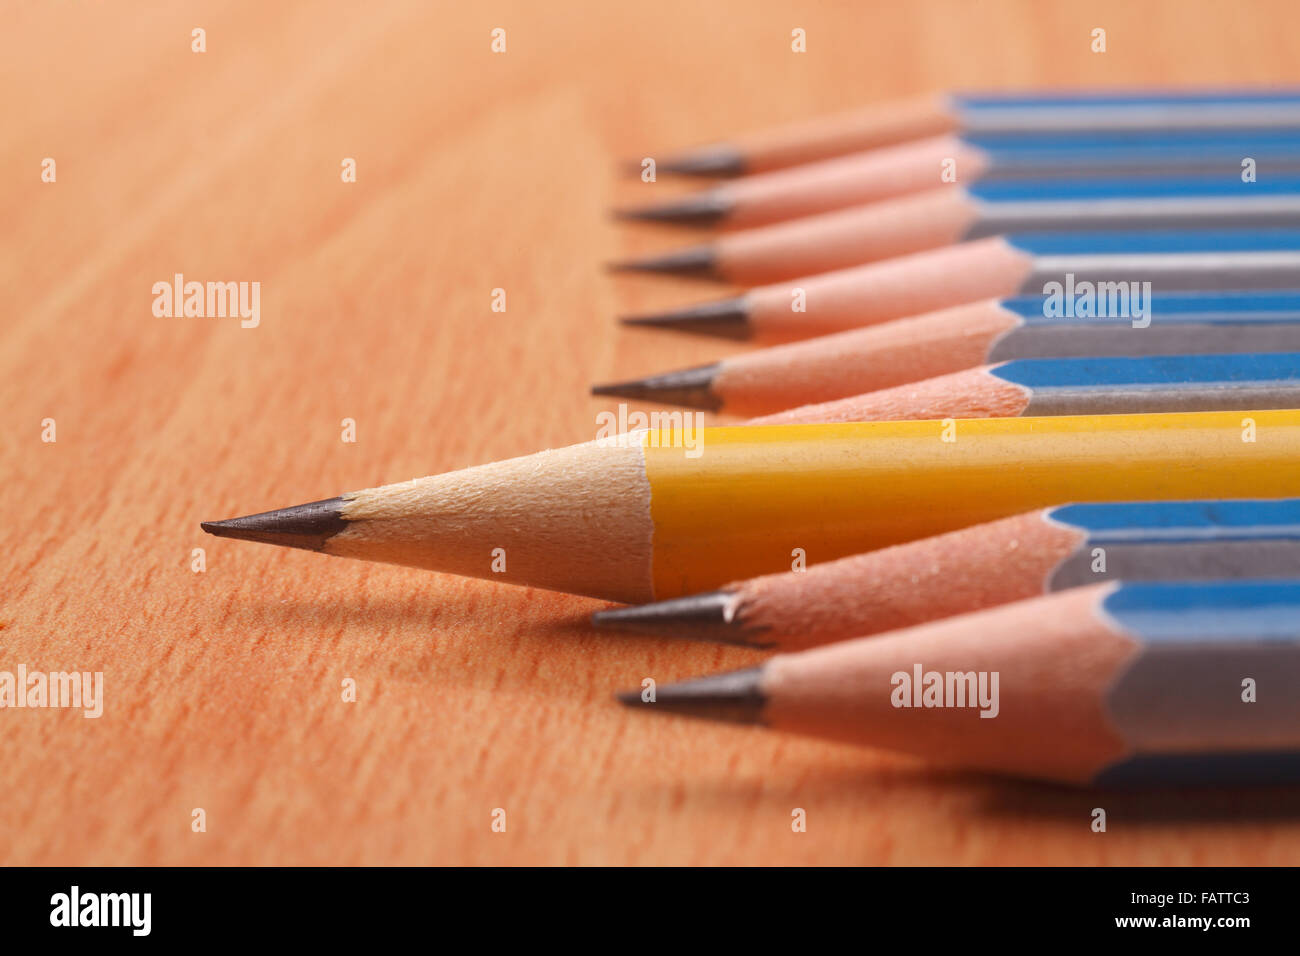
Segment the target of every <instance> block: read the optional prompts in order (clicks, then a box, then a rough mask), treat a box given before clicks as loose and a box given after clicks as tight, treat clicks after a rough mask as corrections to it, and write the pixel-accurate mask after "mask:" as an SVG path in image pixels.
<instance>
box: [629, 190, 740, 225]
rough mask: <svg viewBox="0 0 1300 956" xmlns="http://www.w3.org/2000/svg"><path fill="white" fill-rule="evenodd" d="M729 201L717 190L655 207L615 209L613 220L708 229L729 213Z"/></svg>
mask: <svg viewBox="0 0 1300 956" xmlns="http://www.w3.org/2000/svg"><path fill="white" fill-rule="evenodd" d="M731 207H732V201H731V200H730V199H728V198H727V197H726V196H725V195H723V194H722V193H721V192H719V191H718V190H713V189H711V190H708V191H706V192H702V193H696V194H695V195H693V196H686V197H683V198H681V199H672V200H669V201H668V202H665V203H660V204H659V205H656V206H638V207H636V208H635V209H615V210H614V217H615V218H616V219H635V220H637V221H638V222H667V223H672V224H673V225H678V226H711V225H713V224H714V223H717V222H720V221H721V220H723V219H725V218H726V217H727V216H729V215H730V214H731Z"/></svg>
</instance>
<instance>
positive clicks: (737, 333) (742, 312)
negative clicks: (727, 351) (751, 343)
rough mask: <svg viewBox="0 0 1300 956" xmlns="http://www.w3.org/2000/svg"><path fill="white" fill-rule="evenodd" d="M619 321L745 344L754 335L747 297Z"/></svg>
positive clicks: (626, 317) (629, 317)
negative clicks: (735, 340) (732, 340)
mask: <svg viewBox="0 0 1300 956" xmlns="http://www.w3.org/2000/svg"><path fill="white" fill-rule="evenodd" d="M619 321H620V322H622V323H623V324H624V325H640V326H649V327H652V328H657V329H676V330H677V331H680V332H691V333H693V334H697V335H711V336H715V337H718V338H725V339H737V340H742V341H743V340H746V339H749V338H750V337H751V336H752V335H753V329H752V328H751V326H750V323H749V303H748V302H747V301H746V300H745V299H744V297H737V298H734V299H723V300H722V301H720V302H705V303H702V304H700V305H691V306H687V307H685V308H682V309H673V310H671V311H668V312H656V313H652V314H649V315H629V316H624V317H623V318H621V319H620V320H619Z"/></svg>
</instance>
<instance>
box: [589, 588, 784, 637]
mask: <svg viewBox="0 0 1300 956" xmlns="http://www.w3.org/2000/svg"><path fill="white" fill-rule="evenodd" d="M739 601H740V596H739V595H738V594H736V593H735V592H734V591H727V590H720V591H706V592H705V593H703V594H691V595H688V596H687V597H682V598H673V599H672V600H668V601H655V602H653V603H651V604H638V605H635V606H633V607H616V608H610V609H609V610H606V611H597V612H596V613H594V614H592V616H591V623H592V624H593V625H594V626H596V627H599V628H605V629H607V630H614V631H630V632H633V633H636V634H672V635H675V636H681V637H686V638H690V639H692V640H703V641H714V642H717V643H721V644H734V645H737V646H740V647H754V648H765V647H771V646H772V645H771V644H769V643H767V642H764V641H762V640H760V639H759V637H760V635H762V634H763V632H764V631H766V630H767V628H765V627H757V628H754V627H746V626H745V625H744V623H743V622H741V621H740V620H738V619H737V618H736V616H735V609H736V604H737V603H738V602H739Z"/></svg>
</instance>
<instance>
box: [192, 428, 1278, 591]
mask: <svg viewBox="0 0 1300 956" xmlns="http://www.w3.org/2000/svg"><path fill="white" fill-rule="evenodd" d="M1188 461H1195V462H1196V463H1197V465H1196V467H1195V468H1187V467H1185V465H1186V463H1187V462H1188ZM1297 487H1300V412H1290V411H1249V412H1244V413H1243V412H1230V413H1217V412H1202V413H1192V414H1170V415H1102V416H1095V417H1092V416H1078V417H1071V416H1062V417H1058V418H1014V419H1010V418H1008V419H976V420H971V421H962V422H959V423H955V424H953V423H947V424H946V423H942V422H877V423H862V424H850V425H796V426H783V427H772V428H762V427H738V428H701V429H693V430H690V431H677V432H660V431H646V432H639V433H633V434H631V435H628V436H611V437H610V438H609V439H606V440H599V441H594V442H588V443H586V444H582V445H573V446H570V447H568V448H562V449H558V450H553V451H545V452H540V453H538V454H536V455H529V456H526V457H523V458H513V459H510V460H507V461H501V462H496V463H494V464H490V465H482V466H479V467H477V468H469V469H466V470H464V471H458V472H450V473H448V474H444V475H435V476H432V477H428V478H421V479H418V480H415V481H407V482H402V483H400V484H393V485H386V486H384V487H381V488H372V489H368V490H365V491H358V492H352V493H349V494H345V495H342V496H340V497H337V498H331V499H327V500H324V501H317V502H312V503H310V504H306V505H298V506H296V507H292V508H285V509H282V510H279V511H272V512H266V513H263V514H257V515H250V516H247V517H242V518H233V519H230V520H227V521H214V522H206V523H204V524H203V529H204V530H205V531H207V532H209V533H211V534H215V535H218V536H221V537H229V538H242V539H245V540H250V541H262V542H266V543H270V544H278V545H286V546H290V547H297V548H306V549H308V550H312V551H320V552H323V553H325V554H331V555H338V556H342V557H354V558H362V559H366V560H371V561H385V562H389V563H392V564H405V565H411V566H415V567H423V568H429V569H432V570H435V571H450V572H453V573H456V574H465V575H470V576H474V577H483V578H489V579H494V580H498V581H502V582H503V583H513V584H527V585H533V586H536V587H544V588H550V589H552V590H560V591H570V592H573V593H577V594H586V595H590V596H592V597H600V598H606V599H609V600H615V601H621V602H624V603H640V602H645V601H651V600H655V599H657V598H665V597H674V596H677V595H681V594H689V593H692V592H696V591H704V590H708V589H710V588H715V587H718V586H719V585H721V584H724V583H726V582H728V581H735V580H737V579H740V578H746V577H753V576H755V575H757V574H763V573H767V572H771V571H777V570H785V569H787V568H789V567H791V563H792V562H791V559H792V557H794V556H795V555H796V554H799V553H802V555H803V556H804V558H805V559H806V561H807V562H809V563H817V562H820V561H829V560H831V559H833V558H838V557H843V556H845V555H848V554H855V553H857V552H860V551H868V550H871V549H873V548H878V547H882V546H884V545H887V544H894V543H897V542H900V541H907V540H913V539H915V538H920V537H925V536H927V535H932V534H937V533H939V532H942V531H949V530H952V529H955V528H959V527H965V526H967V525H972V524H977V523H979V522H981V521H988V520H991V519H993V518H999V517H1005V516H1007V515H1012V514H1016V513H1018V512H1021V511H1026V510H1029V509H1031V508H1035V507H1044V506H1047V505H1051V504H1057V503H1059V502H1062V501H1117V500H1125V499H1129V498H1134V497H1145V498H1152V499H1157V498H1164V499H1168V498H1192V497H1225V498H1241V497H1281V496H1283V495H1286V494H1290V493H1293V492H1294V490H1295V488H1297Z"/></svg>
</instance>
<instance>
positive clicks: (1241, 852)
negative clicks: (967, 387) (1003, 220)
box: [0, 0, 1300, 864]
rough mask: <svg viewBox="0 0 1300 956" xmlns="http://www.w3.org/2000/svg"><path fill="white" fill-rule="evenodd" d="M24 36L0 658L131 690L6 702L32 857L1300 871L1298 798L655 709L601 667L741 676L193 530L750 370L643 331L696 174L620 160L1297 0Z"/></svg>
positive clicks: (1276, 36)
mask: <svg viewBox="0 0 1300 956" xmlns="http://www.w3.org/2000/svg"><path fill="white" fill-rule="evenodd" d="M5 19H6V27H5V29H4V31H3V32H0V70H2V71H3V83H0V89H2V90H3V93H0V96H3V106H4V115H5V117H6V122H5V124H4V126H3V129H2V130H0V182H3V184H4V185H3V189H2V190H0V220H2V221H3V223H4V230H3V237H2V238H0V242H3V246H4V254H3V256H0V289H3V303H2V304H3V316H4V318H3V326H2V331H0V362H2V363H3V374H2V375H0V394H2V395H3V400H2V401H0V409H2V410H3V428H2V429H0V442H3V446H2V448H3V451H2V454H3V465H4V469H3V478H4V482H3V485H0V495H3V504H4V508H3V514H4V519H5V523H6V529H5V546H4V558H3V561H0V582H2V585H3V591H2V593H3V607H2V610H0V625H2V627H0V670H13V669H15V668H16V666H17V665H18V664H19V663H23V664H26V665H27V666H28V667H29V668H32V669H44V670H65V669H66V670H70V669H77V670H90V671H94V670H102V671H103V672H104V675H105V684H106V687H105V694H106V704H105V713H104V716H103V717H102V718H100V719H98V720H87V719H84V718H83V717H81V716H80V715H79V714H75V713H71V712H67V711H56V710H5V711H0V784H2V785H3V790H4V799H3V800H0V863H6V864H20V863H23V864H33V863H51V864H53V863H58V864H237V863H251V864H293V863H302V864H330V863H348V864H357V863H366V864H380V863H405V864H422V863H440V864H503V863H505V864H516V863H518V864H523V863H528V864H600V863H608V864H624V863H630V864H662V863H725V864H750V863H952V864H1017V863H1018V864H1025V863H1071V864H1079V863H1083V864H1120V863H1139V864H1209V863H1220V864H1233V863H1272V864H1281V863H1295V862H1297V860H1298V858H1300V854H1298V852H1297V851H1300V822H1298V819H1297V811H1296V799H1295V794H1294V793H1285V792H1276V791H1273V792H1254V793H1235V794H1221V793H1201V794H1176V793H1172V794H1171V793H1165V794H1137V795H1128V796H1125V795H1116V794H1106V795H1098V794H1096V793H1086V792H1085V793H1076V792H1071V791H1068V790H1063V789H1056V788H1045V787H1039V786H1033V785H1028V784H1019V783H1000V782H996V781H993V780H990V779H987V778H979V777H972V776H966V775H960V774H952V773H947V772H943V771H938V770H930V769H926V768H923V767H921V766H919V765H917V764H914V763H911V762H909V761H906V760H903V759H896V758H892V757H889V756H885V755H882V754H876V753H872V752H869V751H859V750H854V749H851V748H847V747H839V746H831V745H825V744H820V743H814V742H809V741H805V740H801V739H797V738H791V737H783V736H779V735H775V734H772V735H764V734H763V733H761V732H759V731H754V730H749V729H743V728H731V727H726V726H713V725H704V724H696V723H689V722H686V721H678V720H669V719H664V720H649V719H647V718H644V717H641V716H639V715H636V714H632V713H627V712H624V711H623V710H621V709H620V708H619V707H618V706H617V705H616V704H614V703H613V702H612V700H611V693H612V692H613V691H614V690H616V689H619V688H624V687H628V686H636V685H637V684H639V682H640V681H641V679H642V678H644V677H648V676H650V677H654V678H656V679H658V680H660V681H666V680H671V679H675V678H678V677H682V676H685V675H690V674H695V673H700V672H707V671H713V670H718V669H725V668H731V667H738V666H746V665H748V664H749V663H751V662H752V661H753V660H755V656H754V655H753V654H752V653H750V652H745V651H741V650H729V649H720V648H715V647H711V646H698V645H688V644H681V643H676V642H673V641H668V640H651V639H641V638H631V637H611V636H602V635H597V634H595V633H593V632H592V631H591V630H590V629H589V628H588V626H587V625H586V623H585V619H586V615H587V614H588V613H589V612H590V611H591V610H592V609H594V608H595V607H598V606H600V605H598V604H597V603H596V602H592V601H589V600H585V599H580V598H575V597H568V596H564V595H556V594H550V593H545V592H540V591H531V590H525V589H519V588H513V587H509V586H504V585H500V584H493V583H489V582H484V581H467V580H459V579H455V578H451V577H446V576H439V575H432V574H427V573H422V572H419V571H413V570H406V569H400V568H391V567H381V566H368V565H364V564H361V563H353V562H346V561H339V560H331V559H326V558H322V557H320V556H317V555H312V554H307V553H301V552H290V551H283V550H278V549H273V548H268V547H259V546H255V545H249V544H241V543H239V542H231V541H222V540H217V539H213V538H208V537H205V536H204V535H202V534H201V533H200V531H199V528H198V522H199V520H201V519H207V518H220V517H227V516H230V515H233V514H237V513H241V514H242V513H247V512H250V511H257V510H262V509H264V508H271V507H277V506H282V505H287V504H291V503H296V502H299V501H305V500H310V499H314V498H320V497H327V496H330V495H333V494H336V493H338V492H340V491H344V490H348V489H352V488H359V487H365V486H370V485H375V484H379V483H383V482H388V481H395V480H401V479H405V478H409V477H414V476H417V475H423V474H428V473H432V472H437V471H443V470H447V469H452V468H458V467H462V466H466V465H471V464H476V463H480V462H484V461H489V460H492V459H497V458H503V457H508V456H513V455H518V454H524V453H528V452H531V451H534V450H537V449H540V448H543V447H547V446H555V445H562V444H569V443H572V442H576V441H582V440H586V439H588V438H591V437H593V435H594V432H595V428H596V423H595V415H596V413H597V412H598V411H599V410H600V409H601V408H605V407H609V406H608V405H606V404H602V403H598V402H596V401H593V400H592V399H590V398H588V397H587V395H586V391H585V390H586V387H587V386H588V385H589V384H590V383H591V382H592V381H596V380H611V379H616V378H622V377H627V376H631V375H635V374H640V373H643V372H649V371H653V370H662V369H668V368H674V367H678V366H681V365H685V364H692V363H698V362H705V361H710V360H712V359H714V358H716V357H718V356H720V355H723V354H726V353H727V352H728V351H729V350H730V349H732V348H733V346H729V345H727V344H725V343H711V342H704V341H699V340H694V339H690V338H686V337H681V338H677V337H672V336H669V335H666V334H655V333H652V332H631V331H623V330H620V329H618V328H617V327H616V326H615V325H614V323H613V322H612V321H611V317H612V316H614V315H615V314H617V313H619V312H628V311H635V310H640V309H646V308H653V307H657V306H667V305H671V304H676V303H680V302H684V301H687V300H689V299H691V298H696V297H701V296H703V295H712V294H714V290H713V289H711V288H709V287H704V286H700V285H692V284H690V283H687V282H679V283H673V282H669V281H667V280H660V281H654V280H651V279H633V278H619V279H617V280H616V279H613V278H611V277H609V276H607V275H606V274H605V273H604V272H603V271H602V269H601V263H602V262H603V261H605V260H607V259H610V258H613V257H616V256H620V255H625V254H629V253H633V252H642V251H646V250H649V249H651V248H660V247H664V246H667V245H671V244H673V243H674V242H676V241H678V240H677V237H676V236H675V235H674V234H671V233H667V232H663V231H655V230H654V229H652V228H646V229H641V230H635V229H632V228H630V227H622V226H618V225H615V224H612V223H611V222H610V221H609V220H608V218H607V216H606V212H607V209H608V208H609V207H610V206H611V205H614V204H616V203H623V202H632V201H636V200H651V199H656V198H664V197H666V196H667V195H669V193H670V192H671V191H672V190H674V189H680V188H682V187H681V185H680V184H674V183H670V182H668V181H667V180H666V179H664V180H662V181H660V182H658V183H654V184H646V183H641V182H639V181H637V180H636V179H635V178H633V179H631V180H630V181H628V180H624V179H622V178H620V175H619V173H618V168H617V164H618V162H619V161H621V160H624V159H626V158H628V157H639V156H642V155H646V154H647V152H646V151H647V150H650V149H667V148H669V147H673V146H684V145H691V144H694V143H696V142H699V141H705V140H710V139H713V138H715V137H718V136H720V135H723V134H726V133H728V132H733V131H742V130H747V129H754V128H758V127H761V126H763V125H767V124H772V123H776V122H779V121H784V120H789V119H796V118H799V117H802V116H806V115H809V114H810V113H814V112H822V111H832V110H835V109H838V108H847V107H851V106H854V105H858V104H860V103H863V102H867V101H872V100H884V99H887V98H890V97H894V96H901V95H907V94H911V93H917V92H923V91H926V90H933V89H944V88H953V87H999V86H1034V85H1040V84H1058V85H1112V86H1113V85H1122V84H1138V83H1165V84H1173V83H1203V84H1214V83H1239V82H1296V81H1300V66H1297V64H1296V63H1295V59H1294V55H1293V53H1294V37H1295V35H1296V33H1297V27H1300V7H1296V6H1295V5H1294V4H1293V3H1291V2H1288V0H1279V2H1272V3H1263V2H1252V3H1233V4H1227V3H1217V2H1215V3H1209V2H1195V0H1190V2H1189V0H1171V2H1162V3H1143V2H1132V0H1114V2H1110V0H1107V2H1096V3H1051V2H1041V0H1037V2H1036V0H1023V2H992V0H986V2H982V3H978V4H975V3H966V2H957V0H953V2H933V0H920V2H911V3H900V4H884V3H869V4H868V3H861V4H857V3H847V2H845V3H820V4H814V3H809V4H797V3H796V4H790V3H782V2H760V3H754V2H745V3H741V2H738V0H737V2H727V3H707V4H700V3H693V2H685V0H664V2H656V3H652V4H610V3H599V2H595V0H592V2H584V3H572V2H558V3H547V4H540V3H518V4H496V3H482V4H478V3H475V4H460V3H415V2H411V3H369V4H352V3H257V2H238V3H226V2H221V3H218V2H209V3H193V4H173V3H166V4H164V3H147V4H146V3H139V4H120V3H100V2H93V0H68V2H60V3H40V4H13V5H10V7H9V8H8V9H7V10H6V13H5ZM1097 26H1101V27H1104V28H1106V29H1107V31H1108V51H1107V52H1106V53H1105V54H1093V53H1091V52H1090V51H1089V32H1090V31H1091V30H1092V28H1094V27H1097ZM195 27H203V28H204V29H205V30H206V37H207V52H205V53H202V54H198V53H193V52H191V49H190V44H191V30H192V29H193V28H195ZM494 27H503V28H505V29H506V31H507V33H506V37H507V52H506V53H505V54H493V53H491V52H490V49H489V44H490V36H489V34H490V31H491V30H492V28H494ZM795 27H801V28H803V29H805V30H806V31H807V37H808V40H807V45H808V51H807V53H804V54H794V53H792V52H791V51H790V31H791V30H792V29H793V28H795ZM45 157H53V158H54V159H55V160H56V162H57V182H55V183H52V184H49V183H42V182H41V180H40V172H41V162H42V160H43V158H45ZM344 157H353V158H355V159H356V162H357V172H358V181H357V182H356V183H355V184H344V183H342V182H341V180H340V163H341V161H342V159H343V158H344ZM177 272H182V273H184V274H185V275H186V277H187V278H191V279H197V280H199V281H209V280H213V281H216V280H221V281H258V282H260V283H261V290H262V301H261V324H260V326H259V327H258V328H256V329H241V328H240V327H239V323H238V321H237V320H234V319H206V318H155V317H154V316H153V314H152V311H151V306H152V302H153V296H152V292H151V287H152V285H153V283H154V282H156V281H160V280H168V279H170V277H171V276H172V275H173V274H174V273H177ZM495 288H504V289H505V290H506V292H507V311H506V312H505V313H494V312H492V311H491V310H490V301H491V294H492V290H493V289H495ZM719 294H721V290H719ZM45 418H53V419H55V420H56V422H57V442H56V443H53V444H50V443H43V442H42V441H41V439H40V433H41V421H42V419H45ZM344 418H352V419H354V420H355V421H356V423H357V432H358V440H357V442H356V443H355V444H346V443H344V442H342V441H341V440H340V431H341V427H340V422H341V420H342V419H344ZM198 547H202V548H205V549H206V553H207V570H206V572H205V573H194V572H192V571H191V569H190V561H191V549H193V548H198ZM345 678H353V679H355V680H356V682H357V686H358V694H359V699H358V700H357V702H356V703H344V702H343V701H342V699H341V683H342V681H343V680H344V679H345ZM1097 806H1102V807H1105V808H1106V809H1107V810H1108V812H1109V829H1108V832H1107V833H1105V834H1100V835H1099V834H1095V833H1093V832H1091V831H1090V829H1089V822H1090V819H1091V818H1090V814H1091V811H1092V808H1094V807H1097ZM200 807H201V808H203V809H204V810H205V812H206V818H207V830H206V832H204V833H194V832H192V831H191V813H192V811H193V809H194V808H200ZM796 807H799V808H803V809H804V810H805V811H806V813H807V820H808V824H807V832H805V833H794V832H792V831H791V812H792V810H793V809H794V808H796ZM495 808H504V809H505V811H506V820H507V829H506V832H505V833H494V832H492V830H491V826H490V824H491V814H492V812H493V810H494V809H495Z"/></svg>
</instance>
